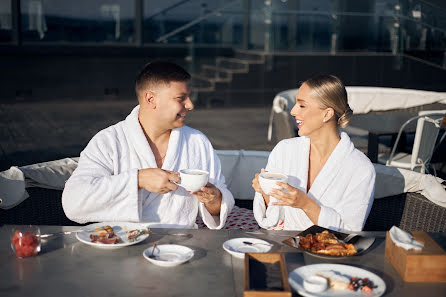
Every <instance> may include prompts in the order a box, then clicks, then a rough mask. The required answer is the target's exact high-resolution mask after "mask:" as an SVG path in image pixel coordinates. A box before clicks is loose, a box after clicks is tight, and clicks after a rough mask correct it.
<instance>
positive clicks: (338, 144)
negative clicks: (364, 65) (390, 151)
mask: <svg viewBox="0 0 446 297" xmlns="http://www.w3.org/2000/svg"><path fill="white" fill-rule="evenodd" d="M352 114H353V112H352V110H351V109H350V107H349V105H348V102H347V92H346V90H345V87H344V85H343V83H342V82H341V81H340V79H339V78H337V77H335V76H331V75H321V76H316V77H313V78H311V79H309V80H307V81H305V82H304V83H303V84H302V85H301V87H300V88H299V91H298V93H297V96H296V104H295V106H294V107H293V109H292V110H291V115H292V116H294V117H295V118H296V122H297V124H298V128H299V136H300V137H295V138H291V139H285V140H282V141H281V142H279V143H278V144H277V146H276V147H275V148H274V149H273V151H272V152H271V154H270V156H269V159H268V164H267V166H266V171H270V172H279V173H283V174H286V175H287V176H288V183H281V182H278V185H279V186H280V189H274V190H273V191H272V192H271V193H263V191H262V189H261V188H260V185H259V179H258V175H259V173H258V174H256V176H255V178H254V179H253V185H252V186H253V188H254V190H255V191H256V194H255V197H254V206H253V208H254V216H255V218H256V220H257V222H258V223H259V225H260V226H261V227H262V228H266V229H285V230H305V229H307V228H309V227H310V226H312V225H319V226H322V227H326V228H329V229H333V230H345V231H347V230H348V231H360V230H362V228H363V227H364V224H365V221H366V219H367V216H368V214H369V212H370V209H371V207H372V203H373V194H374V186H375V170H374V167H373V165H372V163H371V162H370V160H369V159H368V158H367V157H366V156H365V155H364V154H363V153H362V152H360V151H358V150H357V149H355V147H354V146H353V143H352V142H351V140H350V138H349V137H348V135H347V134H346V133H345V132H340V130H339V127H341V128H342V127H345V126H347V124H348V122H349V121H350V118H351V116H352Z"/></svg>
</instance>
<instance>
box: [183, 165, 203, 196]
mask: <svg viewBox="0 0 446 297" xmlns="http://www.w3.org/2000/svg"><path fill="white" fill-rule="evenodd" d="M180 179H181V181H180V182H179V183H176V184H177V185H179V186H181V187H183V188H185V189H186V190H187V191H193V192H197V191H199V190H200V189H201V187H204V186H205V185H206V184H207V183H208V179H209V172H207V171H205V170H200V169H182V170H180Z"/></svg>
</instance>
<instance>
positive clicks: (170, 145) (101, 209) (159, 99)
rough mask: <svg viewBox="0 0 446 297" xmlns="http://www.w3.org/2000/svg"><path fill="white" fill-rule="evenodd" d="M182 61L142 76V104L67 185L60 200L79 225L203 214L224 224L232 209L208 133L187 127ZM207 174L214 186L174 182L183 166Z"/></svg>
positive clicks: (168, 221) (92, 149)
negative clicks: (189, 188)
mask: <svg viewBox="0 0 446 297" xmlns="http://www.w3.org/2000/svg"><path fill="white" fill-rule="evenodd" d="M189 79H190V75H189V73H187V72H186V71H185V70H184V69H183V68H181V67H180V66H178V65H176V64H173V63H169V62H165V61H155V62H152V63H149V64H147V65H146V66H145V67H144V68H143V69H142V71H141V72H140V74H139V75H138V77H137V80H136V87H135V88H136V94H137V97H138V101H139V105H138V106H136V107H135V108H134V109H133V111H132V112H131V113H130V114H129V115H128V116H127V118H126V119H125V120H124V121H122V122H119V123H117V124H115V125H113V126H110V127H108V128H106V129H104V130H102V131H100V132H99V133H97V134H96V135H95V136H94V137H93V138H92V139H91V141H90V142H89V144H88V145H87V147H86V148H85V149H84V151H82V153H81V155H80V159H79V165H78V167H77V169H76V170H75V171H74V172H73V174H72V176H71V177H70V179H69V180H68V181H67V183H66V185H65V189H64V192H63V195H62V204H63V208H64V211H65V213H66V215H67V217H68V218H70V219H71V220H73V221H76V222H79V223H86V222H99V221H131V222H150V223H159V224H162V225H165V226H170V227H180V228H196V227H197V226H196V224H195V220H196V218H197V215H200V216H201V217H202V219H203V221H204V223H205V224H206V225H207V226H208V227H209V228H210V229H220V228H222V227H223V225H224V224H225V222H226V218H227V216H228V214H229V213H230V211H231V210H232V207H233V206H234V198H233V197H232V194H231V193H230V192H229V190H228V189H227V188H226V185H225V178H224V176H223V175H222V173H221V166H220V160H219V159H218V157H217V155H216V153H215V151H214V149H213V148H212V145H211V143H210V142H209V140H208V139H207V138H206V136H205V135H204V134H203V133H201V132H200V131H197V130H195V129H192V128H190V127H187V126H185V119H186V115H187V113H188V111H190V110H192V109H193V108H194V105H193V103H192V101H191V99H190V96H189V94H190V93H189V88H188V85H187V82H188V80H189ZM186 168H190V169H201V170H206V171H208V172H209V183H208V184H207V185H206V186H204V187H202V188H201V189H200V191H198V192H188V191H186V190H185V189H184V188H182V187H179V186H177V185H176V184H175V183H173V182H178V181H179V175H178V171H179V170H181V169H186Z"/></svg>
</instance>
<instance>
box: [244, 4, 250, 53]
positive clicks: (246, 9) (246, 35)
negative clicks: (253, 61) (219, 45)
mask: <svg viewBox="0 0 446 297" xmlns="http://www.w3.org/2000/svg"><path fill="white" fill-rule="evenodd" d="M250 18H251V0H243V42H242V48H244V49H249V37H250V35H251V21H250Z"/></svg>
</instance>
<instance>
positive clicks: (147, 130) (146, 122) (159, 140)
mask: <svg viewBox="0 0 446 297" xmlns="http://www.w3.org/2000/svg"><path fill="white" fill-rule="evenodd" d="M139 124H140V125H141V128H142V130H143V132H144V135H145V136H146V138H147V141H148V142H149V144H150V146H151V147H152V146H153V145H154V146H155V147H157V148H158V149H159V150H162V147H164V146H167V144H168V143H169V138H170V132H172V129H167V128H164V127H161V126H160V125H159V124H157V123H156V122H153V121H151V120H150V117H149V118H145V117H143V116H141V115H140V116H139Z"/></svg>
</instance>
